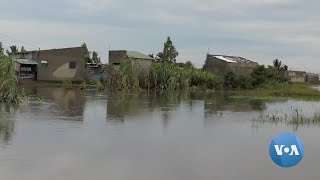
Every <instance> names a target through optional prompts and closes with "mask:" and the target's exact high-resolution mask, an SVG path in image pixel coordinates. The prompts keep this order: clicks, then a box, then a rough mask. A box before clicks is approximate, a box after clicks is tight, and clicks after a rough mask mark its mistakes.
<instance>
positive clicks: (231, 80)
mask: <svg viewBox="0 0 320 180" xmlns="http://www.w3.org/2000/svg"><path fill="white" fill-rule="evenodd" d="M223 79H224V87H226V88H238V87H239V82H238V79H237V76H236V75H235V74H234V72H233V71H227V72H226V74H225V75H224V78H223Z"/></svg>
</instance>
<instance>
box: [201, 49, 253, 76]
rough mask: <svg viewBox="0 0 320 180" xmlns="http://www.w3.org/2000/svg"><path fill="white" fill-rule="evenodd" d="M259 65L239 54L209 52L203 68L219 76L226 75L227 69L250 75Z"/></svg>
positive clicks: (237, 73) (238, 73)
mask: <svg viewBox="0 0 320 180" xmlns="http://www.w3.org/2000/svg"><path fill="white" fill-rule="evenodd" d="M257 65H258V63H257V62H253V61H251V60H248V59H245V58H242V57H238V56H225V55H211V54H208V55H207V59H206V62H205V65H204V67H203V68H204V70H205V71H208V72H212V73H214V74H216V75H218V76H224V75H225V73H226V72H227V71H233V72H234V73H235V74H236V75H243V76H249V75H250V74H251V73H252V72H253V69H254V68H255V67H256V66H257Z"/></svg>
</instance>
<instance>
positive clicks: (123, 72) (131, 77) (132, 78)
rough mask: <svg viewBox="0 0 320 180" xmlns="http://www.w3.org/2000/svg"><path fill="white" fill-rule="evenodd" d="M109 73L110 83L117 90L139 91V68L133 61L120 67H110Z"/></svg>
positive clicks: (125, 62)
mask: <svg viewBox="0 0 320 180" xmlns="http://www.w3.org/2000/svg"><path fill="white" fill-rule="evenodd" d="M107 72H108V73H109V76H110V77H109V82H110V83H111V84H113V85H115V87H116V88H117V89H138V88H139V87H140V81H139V77H140V75H139V73H141V71H140V70H139V67H138V66H136V65H134V64H133V63H132V61H131V60H127V61H124V62H123V63H121V64H120V65H119V66H115V65H108V66H107Z"/></svg>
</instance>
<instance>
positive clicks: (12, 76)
mask: <svg viewBox="0 0 320 180" xmlns="http://www.w3.org/2000/svg"><path fill="white" fill-rule="evenodd" d="M26 98H27V96H26V95H25V94H24V93H23V91H21V90H19V88H18V79H17V76H16V72H15V64H14V63H13V62H12V61H11V60H10V59H9V58H7V57H5V56H2V57H0V102H6V103H15V104H17V103H20V102H22V101H23V100H25V99H26Z"/></svg>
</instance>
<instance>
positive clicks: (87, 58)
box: [81, 43, 92, 63]
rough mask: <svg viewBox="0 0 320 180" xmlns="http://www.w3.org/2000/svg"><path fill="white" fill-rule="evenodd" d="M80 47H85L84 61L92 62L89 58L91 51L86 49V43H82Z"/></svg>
mask: <svg viewBox="0 0 320 180" xmlns="http://www.w3.org/2000/svg"><path fill="white" fill-rule="evenodd" d="M81 47H83V48H84V49H85V61H86V63H91V62H92V60H91V52H90V51H89V50H88V47H87V44H86V43H83V44H82V45H81Z"/></svg>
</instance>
